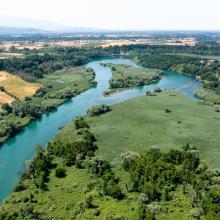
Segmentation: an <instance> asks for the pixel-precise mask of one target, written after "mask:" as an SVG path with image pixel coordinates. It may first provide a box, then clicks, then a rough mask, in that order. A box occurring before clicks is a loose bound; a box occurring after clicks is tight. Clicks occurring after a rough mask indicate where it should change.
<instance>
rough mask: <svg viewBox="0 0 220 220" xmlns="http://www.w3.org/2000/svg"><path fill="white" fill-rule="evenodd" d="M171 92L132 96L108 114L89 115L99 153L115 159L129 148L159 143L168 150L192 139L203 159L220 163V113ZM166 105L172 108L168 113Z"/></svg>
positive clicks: (136, 148)
mask: <svg viewBox="0 0 220 220" xmlns="http://www.w3.org/2000/svg"><path fill="white" fill-rule="evenodd" d="M170 94H171V92H169V91H168V92H162V93H161V94H159V95H158V96H149V97H148V96H145V97H139V98H136V99H132V100H129V101H126V102H123V103H120V104H117V105H114V106H113V107H112V109H113V110H112V111H111V112H109V113H107V114H105V115H102V116H100V117H95V118H89V119H88V121H89V124H90V125H91V128H92V131H93V132H94V134H95V136H96V138H97V139H98V146H100V148H99V153H100V154H103V155H105V156H106V157H107V158H109V159H113V158H115V157H116V158H118V157H119V155H120V154H121V153H123V152H126V151H129V150H132V151H137V152H143V151H146V150H147V149H149V147H151V146H158V147H160V149H161V150H164V151H167V150H168V149H171V148H180V147H181V146H182V145H183V144H186V143H189V144H191V145H194V146H196V147H197V148H198V149H199V150H200V153H201V156H202V159H203V160H205V161H206V162H208V163H209V164H210V165H211V166H213V167H220V161H219V156H220V149H219V143H220V124H219V121H220V113H218V112H215V111H214V109H215V107H213V106H204V105H200V104H198V103H196V102H194V101H192V100H191V99H190V98H188V97H186V96H185V95H183V94H180V93H176V96H170ZM165 108H170V110H171V111H172V112H171V113H165V111H164V110H165Z"/></svg>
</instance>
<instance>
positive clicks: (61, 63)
mask: <svg viewBox="0 0 220 220" xmlns="http://www.w3.org/2000/svg"><path fill="white" fill-rule="evenodd" d="M119 51H120V49H119V48H117V47H115V48H110V49H109V48H106V49H101V48H93V49H89V48H77V47H54V48H52V49H50V50H48V52H46V53H43V54H38V53H37V52H36V54H30V55H28V56H26V57H25V58H22V59H21V58H12V59H4V60H0V70H5V71H8V72H10V73H15V74H19V75H20V76H22V77H23V78H25V79H26V80H29V81H34V80H35V79H36V78H42V77H43V76H44V75H45V74H48V73H52V72H54V71H56V70H61V69H63V68H64V67H74V66H81V65H84V64H86V63H88V62H89V61H90V60H94V59H98V58H102V57H106V56H110V55H112V54H119Z"/></svg>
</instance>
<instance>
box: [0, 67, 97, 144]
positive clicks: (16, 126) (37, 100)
mask: <svg viewBox="0 0 220 220" xmlns="http://www.w3.org/2000/svg"><path fill="white" fill-rule="evenodd" d="M94 78H95V73H94V72H93V70H91V69H85V68H83V67H77V68H66V69H64V70H62V71H57V72H55V73H52V74H48V75H47V76H46V77H44V78H43V79H42V80H40V83H41V87H40V88H39V89H38V90H37V92H36V93H35V94H34V96H29V97H26V98H25V100H24V101H22V100H16V101H15V102H14V103H12V105H11V106H8V107H7V108H5V111H4V112H2V113H1V116H0V117H1V120H0V125H1V129H0V145H2V144H3V143H4V142H5V141H7V140H8V139H9V138H10V137H12V136H15V135H16V134H18V133H19V132H20V131H22V130H23V129H24V128H25V126H27V125H28V124H29V123H30V122H31V121H34V120H36V119H39V118H40V117H41V116H42V115H43V114H44V113H45V112H50V111H53V110H56V108H57V107H58V106H60V105H62V104H63V103H65V102H66V101H68V100H69V99H71V98H72V97H74V96H76V95H79V94H80V93H82V92H84V91H86V90H87V89H89V88H91V87H93V86H94V85H96V83H95V81H94ZM18 89H19V87H18Z"/></svg>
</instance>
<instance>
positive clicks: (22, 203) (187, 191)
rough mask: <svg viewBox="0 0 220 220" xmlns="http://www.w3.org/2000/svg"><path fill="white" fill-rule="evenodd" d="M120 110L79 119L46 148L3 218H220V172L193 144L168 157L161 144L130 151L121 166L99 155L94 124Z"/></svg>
mask: <svg viewBox="0 0 220 220" xmlns="http://www.w3.org/2000/svg"><path fill="white" fill-rule="evenodd" d="M166 95H167V94H166ZM166 95H161V94H160V95H159V96H161V97H160V98H166ZM143 98H144V99H155V98H158V96H155V97H142V99H143ZM170 98H171V99H172V98H174V97H170ZM132 101H134V100H132ZM141 101H142V102H143V100H141ZM157 101H159V100H157ZM166 101H167V100H166ZM123 104H124V103H123ZM123 104H120V105H123ZM148 104H149V103H148ZM202 107H204V106H202ZM205 108H207V106H205ZM123 111H125V110H123ZM113 112H114V113H115V114H120V112H119V111H118V110H117V106H114V107H113V111H112V112H109V113H106V114H105V115H102V116H100V117H92V118H90V117H89V118H88V117H87V118H86V120H85V119H84V118H82V117H80V118H76V119H75V120H74V121H73V122H71V123H70V124H69V125H68V126H66V127H64V128H63V129H62V130H61V131H60V132H59V133H58V134H57V135H56V137H55V138H54V139H53V140H51V141H50V143H49V144H48V146H47V150H46V151H43V150H42V148H41V147H38V149H37V153H36V155H35V157H34V159H33V160H32V161H30V162H29V165H28V169H27V171H26V173H24V174H23V176H22V179H21V181H20V183H19V184H18V185H17V186H16V187H15V190H14V192H13V193H12V195H11V196H10V197H9V198H7V199H6V201H5V203H4V204H3V205H2V206H0V219H6V220H7V219H48V220H49V219H80V220H81V219H85V220H87V219H106V220H108V219H113V220H116V219H128V220H133V219H137V220H145V219H159V220H162V219H164V218H165V219H175V218H177V219H183V220H188V219H190V220H193V219H208V220H209V219H210V220H211V219H212V220H215V219H216V220H217V219H219V213H220V210H219V205H220V203H219V201H220V186H219V177H220V172H219V171H217V170H211V169H210V168H208V166H207V165H206V164H205V163H204V162H203V161H202V160H201V158H200V155H199V151H198V150H196V148H195V147H193V146H192V145H190V144H185V145H183V148H182V149H179V150H170V151H167V152H161V151H160V149H159V148H157V147H151V148H149V149H148V151H146V150H145V151H143V152H142V153H141V152H139V153H135V152H131V151H127V152H126V153H123V154H121V157H120V160H119V161H118V163H117V164H115V163H112V164H111V163H109V161H108V160H106V159H105V158H104V157H103V156H100V155H99V154H100V151H98V152H96V151H97V146H96V143H95V141H96V138H95V136H94V135H93V134H92V133H91V128H92V127H91V122H90V120H93V124H94V120H99V119H103V118H104V117H105V116H109V115H110V114H112V113H113ZM173 112H174V110H173ZM161 114H165V113H164V112H163V111H161ZM171 114H172V113H171ZM124 117H125V118H126V115H124ZM136 117H137V115H136ZM103 121H104V120H103ZM88 122H89V124H88ZM133 131H134V130H133ZM97 135H98V133H97ZM126 139H127V138H126ZM126 139H125V140H126ZM136 141H137V139H136ZM125 142H126V141H125ZM97 143H99V141H98V142H97ZM119 144H120V143H118V144H115V147H118V146H120V145H119ZM99 147H100V148H102V146H99ZM179 147H180V146H179ZM110 149H111V147H110ZM95 154H97V156H95Z"/></svg>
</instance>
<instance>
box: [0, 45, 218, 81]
mask: <svg viewBox="0 0 220 220" xmlns="http://www.w3.org/2000/svg"><path fill="white" fill-rule="evenodd" d="M219 51H220V46H219V45H218V44H214V45H213V44H211V45H209V44H208V43H203V44H198V45H197V46H195V47H191V46H175V45H174V46H172V45H124V46H121V47H120V46H113V47H108V48H101V47H95V48H77V47H52V48H48V49H46V51H45V50H43V51H40V52H42V54H41V53H39V54H38V51H37V50H35V52H31V53H30V54H29V53H27V56H25V58H12V59H4V60H0V70H6V71H9V72H10V73H15V74H19V75H20V76H22V77H23V78H25V79H26V80H29V81H33V80H35V79H36V78H42V77H43V76H44V75H45V74H48V73H51V72H54V71H56V70H60V69H63V68H64V67H69V66H80V65H84V64H86V63H88V62H89V61H91V60H94V59H98V58H103V57H109V56H111V55H115V56H117V55H120V54H121V53H129V54H131V55H132V54H137V53H140V54H164V53H193V54H200V55H210V54H211V55H220V52H219Z"/></svg>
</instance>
